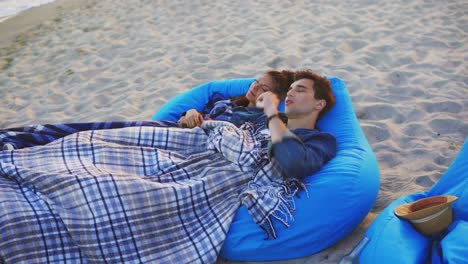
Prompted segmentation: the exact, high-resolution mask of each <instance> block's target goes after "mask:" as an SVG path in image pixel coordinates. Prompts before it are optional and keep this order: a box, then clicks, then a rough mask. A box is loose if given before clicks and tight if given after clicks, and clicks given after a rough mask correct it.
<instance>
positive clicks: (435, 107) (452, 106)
mask: <svg viewBox="0 0 468 264" xmlns="http://www.w3.org/2000/svg"><path fill="white" fill-rule="evenodd" d="M422 106H423V107H424V109H426V111H427V112H428V113H440V112H443V113H460V112H461V111H462V109H463V106H462V105H461V104H459V103H457V102H450V101H445V102H424V103H422Z"/></svg>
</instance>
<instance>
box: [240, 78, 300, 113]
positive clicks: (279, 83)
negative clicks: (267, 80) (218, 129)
mask: <svg viewBox="0 0 468 264" xmlns="http://www.w3.org/2000/svg"><path fill="white" fill-rule="evenodd" d="M265 74H268V75H270V77H271V78H273V81H274V82H275V84H276V87H274V88H273V91H271V92H272V93H274V94H276V95H277V96H278V98H279V99H280V100H281V101H282V100H284V99H285V98H286V94H287V93H288V90H289V87H290V86H291V84H292V83H293V82H294V76H295V73H294V72H293V71H288V70H282V71H276V70H269V71H267V72H265ZM231 101H232V102H233V104H234V105H235V106H244V107H245V106H247V105H248V104H249V100H248V99H247V98H246V97H245V95H242V96H239V97H235V98H231Z"/></svg>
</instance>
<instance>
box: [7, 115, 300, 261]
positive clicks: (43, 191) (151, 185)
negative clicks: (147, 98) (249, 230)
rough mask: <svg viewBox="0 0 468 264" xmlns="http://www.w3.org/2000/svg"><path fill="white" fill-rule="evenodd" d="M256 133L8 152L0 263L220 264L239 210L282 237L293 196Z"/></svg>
mask: <svg viewBox="0 0 468 264" xmlns="http://www.w3.org/2000/svg"><path fill="white" fill-rule="evenodd" d="M257 132H258V131H256V130H255V129H254V128H253V127H252V126H250V125H247V126H244V127H243V128H240V129H238V128H236V127H234V126H232V125H230V124H228V123H225V122H206V125H204V126H203V127H202V128H194V129H181V128H167V127H152V126H132V127H124V128H118V129H103V130H90V131H82V132H78V133H74V134H71V135H69V136H66V137H63V138H60V139H57V140H55V141H52V142H51V143H49V144H46V145H43V146H36V147H30V148H24V149H19V150H6V151H1V152H0V230H1V236H0V237H1V240H0V256H1V261H0V262H6V263H214V262H215V261H216V258H217V255H218V253H219V250H220V248H221V246H222V243H223V241H224V238H225V237H226V234H227V231H228V229H229V225H230V223H231V222H232V219H233V217H234V215H235V212H236V210H237V209H238V207H239V206H240V204H241V203H243V204H245V205H246V206H247V207H248V209H249V211H250V212H251V214H252V217H253V219H254V220H255V221H256V222H257V223H258V224H259V225H260V226H261V227H262V228H264V229H265V231H267V234H268V236H270V237H271V236H273V237H274V236H275V234H274V230H273V228H272V226H271V220H272V219H274V218H275V219H279V220H281V221H283V222H284V223H285V224H287V222H288V221H289V220H290V219H291V214H290V213H291V211H292V210H293V209H294V207H293V203H292V198H291V197H292V195H294V193H295V189H294V188H292V189H291V186H292V185H291V184H289V183H285V182H283V180H282V177H281V173H280V172H279V169H278V168H277V166H276V165H275V163H274V162H269V161H268V158H267V154H266V145H267V142H268V137H267V136H265V135H263V134H261V133H257Z"/></svg>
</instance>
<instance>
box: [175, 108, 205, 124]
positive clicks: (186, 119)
mask: <svg viewBox="0 0 468 264" xmlns="http://www.w3.org/2000/svg"><path fill="white" fill-rule="evenodd" d="M178 123H179V126H180V127H184V128H194V127H199V126H201V124H203V116H202V114H200V113H199V112H198V111H197V110H195V109H190V110H188V111H187V112H186V113H185V116H183V117H181V118H180V119H179V122H178Z"/></svg>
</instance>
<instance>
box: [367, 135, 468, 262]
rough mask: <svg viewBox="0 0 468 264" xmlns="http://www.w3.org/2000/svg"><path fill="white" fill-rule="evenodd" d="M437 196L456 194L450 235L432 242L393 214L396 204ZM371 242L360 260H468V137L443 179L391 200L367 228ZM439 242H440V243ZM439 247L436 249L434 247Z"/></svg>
mask: <svg viewBox="0 0 468 264" xmlns="http://www.w3.org/2000/svg"><path fill="white" fill-rule="evenodd" d="M437 195H455V196H457V197H458V200H457V201H455V202H454V203H453V204H452V210H453V222H452V224H451V225H450V226H449V227H448V228H447V231H446V232H447V234H446V235H445V236H444V237H443V238H438V239H436V240H435V241H439V242H436V244H433V243H432V241H433V240H431V238H430V237H426V236H423V235H422V234H420V233H418V232H417V231H416V230H415V229H414V228H413V226H412V225H411V224H410V223H409V222H408V221H405V220H402V219H400V218H398V217H397V216H396V215H395V214H394V210H395V208H396V207H397V206H399V205H401V204H405V203H410V202H414V201H416V200H419V199H422V198H426V197H429V196H437ZM365 236H366V237H367V238H369V242H368V243H367V245H366V246H365V247H364V248H363V249H362V251H361V253H360V255H359V263H382V264H385V263H388V264H393V263H412V264H413V263H431V262H432V263H439V260H441V262H442V263H468V137H467V138H466V139H465V143H464V144H463V146H462V148H461V150H460V152H459V153H458V155H457V157H456V158H455V160H454V161H453V162H452V164H451V165H450V166H449V168H448V169H447V171H446V172H445V173H444V175H443V176H442V178H440V180H439V181H437V183H436V184H434V185H433V186H432V187H431V188H430V189H429V190H428V191H427V192H420V193H414V194H409V195H406V196H403V197H401V198H399V199H397V200H395V201H394V202H392V203H391V204H390V205H389V206H388V207H387V208H385V209H384V210H383V211H382V212H381V213H380V215H379V216H378V217H377V218H376V219H375V220H374V222H373V223H372V225H371V226H370V227H369V229H368V230H367V231H366V234H365ZM437 244H439V245H437ZM434 246H437V248H434Z"/></svg>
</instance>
